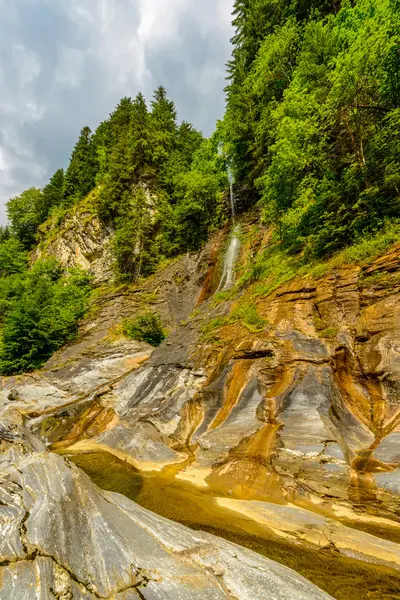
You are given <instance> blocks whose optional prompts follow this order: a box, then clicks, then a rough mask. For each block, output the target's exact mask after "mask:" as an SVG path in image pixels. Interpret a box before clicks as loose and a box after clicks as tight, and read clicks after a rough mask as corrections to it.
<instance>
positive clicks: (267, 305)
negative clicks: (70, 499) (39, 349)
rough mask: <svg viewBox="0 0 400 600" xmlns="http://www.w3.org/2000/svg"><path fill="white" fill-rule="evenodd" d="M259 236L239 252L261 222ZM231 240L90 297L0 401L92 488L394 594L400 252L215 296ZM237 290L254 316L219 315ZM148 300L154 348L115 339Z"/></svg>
mask: <svg viewBox="0 0 400 600" xmlns="http://www.w3.org/2000/svg"><path fill="white" fill-rule="evenodd" d="M260 239H261V242H260V245H259V246H258V247H257V248H252V249H251V248H249V247H248V246H246V244H244V246H243V248H242V259H241V260H242V261H243V260H244V258H245V256H248V255H249V252H250V251H251V252H253V253H254V252H257V251H258V249H261V248H262V247H263V245H265V244H267V243H268V233H267V232H266V233H265V235H262V234H261V235H260ZM225 242H226V236H225V234H224V233H223V232H222V233H220V234H218V235H216V236H215V237H214V238H213V239H212V240H211V241H210V242H209V244H208V245H207V247H206V248H205V249H204V250H203V252H201V253H199V254H197V255H189V256H186V257H183V258H181V259H179V260H177V261H174V262H172V263H171V264H169V265H167V266H166V267H165V268H164V269H162V270H160V271H159V272H158V273H157V274H156V275H154V276H153V277H151V278H149V279H148V280H146V281H145V282H144V283H141V284H140V285H137V286H134V287H131V288H125V289H123V290H120V291H118V290H117V291H113V292H109V293H108V294H103V295H102V296H100V297H99V300H98V301H97V303H96V305H95V306H94V307H93V311H92V314H91V315H89V317H88V319H87V320H86V322H85V323H84V324H83V325H82V328H81V334H80V337H79V339H78V340H77V342H76V343H75V344H73V345H71V346H69V347H66V348H65V349H63V350H62V351H61V352H59V353H57V354H56V355H55V356H54V357H53V358H52V359H51V361H50V362H49V363H48V365H47V366H46V368H45V369H43V370H42V371H41V372H39V373H36V374H32V375H30V376H28V377H21V378H12V379H8V380H5V381H4V382H3V384H4V400H3V410H7V411H10V410H12V411H15V410H18V411H19V412H22V413H23V415H24V421H25V426H26V427H27V429H28V430H29V431H30V435H34V436H37V437H39V438H40V439H41V440H42V441H43V442H44V443H45V444H46V445H47V446H48V447H49V448H50V450H51V451H53V452H57V453H60V454H67V455H68V456H69V457H70V458H71V459H72V460H74V461H75V462H76V463H77V464H78V465H79V466H81V467H82V469H84V470H85V471H86V472H87V473H89V474H90V475H91V477H92V479H93V480H94V481H95V482H97V483H98V484H99V485H100V487H103V488H105V489H108V490H111V491H122V492H123V493H124V494H126V495H128V496H129V497H130V498H132V499H135V500H136V501H137V502H138V503H139V504H141V505H142V506H145V507H146V508H150V509H151V510H154V511H155V512H158V513H160V514H162V515H163V516H167V517H170V518H173V519H174V520H178V521H181V522H183V523H185V524H186V525H190V526H192V527H195V528H199V527H200V528H207V529H209V530H211V531H216V532H218V533H219V534H222V535H224V536H225V537H229V538H230V539H235V540H236V541H240V542H241V543H245V544H247V545H250V546H251V547H255V548H257V549H258V550H259V551H260V552H263V553H264V554H267V555H268V556H270V557H272V558H277V559H278V560H279V561H280V562H284V563H285V564H287V565H289V566H291V567H293V568H295V569H296V570H298V571H299V572H301V573H302V574H305V575H306V576H307V577H309V578H311V579H312V580H313V581H314V582H315V583H317V584H318V585H319V586H321V587H323V588H325V589H326V590H327V591H329V592H331V593H332V595H334V596H335V597H337V598H343V599H344V598H352V599H356V598H360V600H361V599H362V598H365V597H367V595H366V594H367V592H368V593H370V592H371V588H373V589H376V590H377V591H376V594H375V595H374V592H371V594H372V595H370V596H369V597H371V598H376V599H378V598H385V597H388V598H390V597H392V596H390V593H392V592H393V593H398V591H399V590H400V578H399V569H400V552H399V546H398V542H399V540H400V523H399V519H398V514H399V508H400V503H399V490H400V479H399V470H398V467H399V465H400V451H399V444H398V442H399V439H400V407H399V397H400V394H399V392H400V390H399V386H400V383H399V382H400V360H399V340H400V320H399V317H398V306H399V300H400V277H399V272H400V258H399V252H400V248H399V247H395V248H393V249H392V250H391V251H389V252H388V253H386V254H385V255H384V256H381V257H380V258H379V259H377V260H375V261H374V262H371V263H370V264H368V265H364V266H357V265H351V266H343V267H342V268H337V269H334V270H332V271H330V272H329V273H327V274H326V275H325V276H323V277H321V278H314V277H311V276H308V277H303V278H295V279H293V280H292V281H290V282H289V283H287V284H284V285H281V286H280V287H278V288H277V289H276V290H275V291H274V292H272V293H269V294H265V295H258V296H253V297H250V296H248V295H246V294H247V291H246V290H243V291H242V292H240V296H239V297H237V296H232V294H231V295H229V294H225V295H224V294H219V295H217V296H215V293H214V292H215V291H216V290H217V288H218V282H219V278H220V275H221V270H222V262H223V254H224V251H225V250H224V248H225V245H226V244H225ZM229 296H230V297H229ZM238 301H239V302H240V303H241V306H242V307H243V306H244V307H246V305H247V303H250V302H251V303H254V304H255V307H256V311H257V315H258V317H259V319H261V320H260V321H259V322H258V324H257V326H254V325H251V323H250V324H249V323H246V322H245V319H232V318H230V316H231V315H232V313H233V312H234V311H235V307H236V305H237V302H238ZM144 307H145V308H146V310H151V311H153V312H155V313H157V314H160V315H161V317H162V319H163V322H164V324H165V326H166V327H167V328H168V329H169V331H171V334H170V335H169V337H168V338H167V340H166V341H165V342H164V343H163V344H162V345H161V346H160V347H159V348H158V349H157V350H155V351H154V352H152V349H151V348H150V347H149V346H148V345H147V344H143V343H138V342H134V341H129V340H125V339H123V338H122V337H121V336H120V334H119V333H118V327H117V325H118V323H119V321H120V320H121V319H122V318H125V317H128V316H133V315H135V314H137V313H138V312H140V311H142V310H143V308H144ZM210 323H211V324H214V325H213V327H212V328H211V327H210ZM13 414H14V413H13ZM50 456H52V455H50ZM40 460H42V459H40ZM49 460H52V459H49ZM60 460H61V459H60ZM121 461H123V462H121ZM57 464H58V463H57ZM60 464H61V463H60ZM127 465H129V467H128V466H127ZM63 468H64V467H63ZM126 468H129V469H131V472H130V475H129V477H127V480H128V481H129V484H126V485H127V487H124V485H125V484H124V485H123V484H121V478H122V477H124V478H126V473H125V472H124V475H122V472H123V471H124V469H126ZM107 469H108V470H109V472H108V473H107ZM117 471H118V475H117V474H116V473H117ZM74 472H75V471H74ZM132 473H134V475H132ZM132 480H134V481H135V485H133V487H132V485H131V481H132ZM85 481H86V480H85ZM96 493H97V492H96ZM130 510H131V509H130ZM132 510H133V509H132ZM135 510H136V509H135ZM299 547H300V548H301V549H302V551H301V553H300V554H301V556H299ZM90 551H91V550H90ZM352 560H354V563H351V564H350V563H347V562H346V561H352ZM367 565H370V566H369V567H368V566H367ZM371 565H372V566H371ZM363 569H364V570H363ZM338 572H339V573H340V574H341V576H342V577H343V582H342V586H341V588H342V589H343V590H344V592H340V590H339V591H338V590H336V588H335V584H334V576H335V575H336V576H337V574H338ZM99 577H100V576H99ZM377 581H379V584H377ZM383 581H384V583H383ZM336 592H337V593H336ZM192 593H193V592H192ZM246 593H247V592H246ZM285 593H286V592H285ZM290 594H291V592H287V593H286V595H283V596H282V597H284V598H292V597H293V598H294V597H295V598H300V597H301V596H300V595H295V596H292V595H290ZM256 596H257V597H260V598H261V597H262V596H261V595H260V593H259V592H258V595H257V594H256ZM1 597H3V596H1ZM4 597H5V598H8V597H9V596H4ZM11 597H12V596H11ZM78 597H79V596H78ZM89 597H90V596H89ZM143 597H146V598H147V597H149V598H150V597H152V596H151V595H149V596H147V595H146V592H143ZM166 597H170V596H168V595H167V596H166ZM188 597H189V596H188ZM190 597H191V598H193V595H192V596H190ZM199 597H202V596H199ZM204 597H205V596H204ZM209 597H211V596H209ZM216 597H217V596H216ZM222 597H225V596H222ZM229 597H230V596H229ZM233 597H238V598H245V597H246V595H245V593H244V592H240V590H239V592H238V593H237V595H236V596H235V593H233ZM268 597H269V598H273V597H275V596H274V595H270V596H268ZM278 597H279V596H278ZM307 597H310V598H311V597H313V596H312V595H310V596H307ZM316 597H318V596H316Z"/></svg>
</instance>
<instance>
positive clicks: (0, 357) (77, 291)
mask: <svg viewBox="0 0 400 600" xmlns="http://www.w3.org/2000/svg"><path fill="white" fill-rule="evenodd" d="M24 257H25V254H24V253H23V252H21V253H20V260H21V265H18V267H19V270H18V271H15V270H14V272H13V273H12V274H9V275H8V276H4V274H7V261H5V262H2V263H1V266H2V268H1V273H2V274H3V278H2V279H1V280H0V311H1V338H0V373H1V374H3V375H10V374H13V373H21V372H24V371H29V370H32V369H36V368H38V367H40V366H42V365H43V363H44V362H45V361H46V360H47V359H48V358H49V357H50V356H51V354H52V353H53V352H54V351H55V350H57V349H58V348H59V347H60V346H61V345H63V344H64V343H66V342H68V341H69V340H71V339H73V337H74V335H75V334H76V331H77V322H78V320H79V318H80V317H82V315H83V314H84V312H85V310H86V308H87V304H88V297H89V292H90V284H89V280H88V278H87V276H86V275H85V274H83V273H81V272H80V271H78V270H72V271H70V272H69V273H68V274H67V275H63V274H62V270H61V268H60V265H59V264H58V263H57V262H56V261H55V260H49V261H39V262H37V263H35V265H34V266H33V267H32V269H31V270H30V271H28V270H26V268H25V269H23V267H22V261H23V259H24ZM0 260H1V253H0ZM13 268H14V267H13ZM8 272H11V268H10V266H9V267H8Z"/></svg>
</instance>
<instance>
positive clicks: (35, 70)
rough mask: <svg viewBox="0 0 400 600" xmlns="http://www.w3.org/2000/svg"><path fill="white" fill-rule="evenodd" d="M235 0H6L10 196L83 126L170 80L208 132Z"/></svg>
mask: <svg viewBox="0 0 400 600" xmlns="http://www.w3.org/2000/svg"><path fill="white" fill-rule="evenodd" d="M232 3H233V0H202V1H201V2H198V1H195V0H168V2H166V0H68V1H67V2H66V1H65V0H13V1H12V2H8V1H7V0H0V85H1V90H2V92H1V97H0V222H5V211H4V203H5V202H6V201H7V199H8V198H10V197H12V196H14V195H16V194H19V193H20V192H21V191H23V190H24V189H26V188H27V187H31V186H39V187H40V186H43V185H44V184H45V183H46V181H47V180H48V178H49V177H50V176H51V175H52V173H53V172H54V171H55V170H56V169H57V168H59V167H60V166H65V165H66V164H67V162H68V157H69V154H70V152H71V150H72V147H73V144H74V142H75V140H76V139H77V136H78V134H79V131H80V129H81V127H82V126H83V125H89V126H90V127H92V128H94V127H96V125H97V124H98V123H99V121H101V120H103V119H104V118H105V117H106V116H107V115H108V113H109V112H111V111H112V109H113V108H114V107H115V105H116V104H117V103H118V100H119V99H120V98H121V97H122V96H134V95H136V93H137V92H138V91H139V90H141V91H143V92H144V93H145V95H146V97H147V98H148V99H150V98H151V94H152V91H153V89H155V88H156V87H157V86H158V85H160V84H161V85H164V86H165V87H166V88H167V90H168V95H169V96H170V98H171V99H173V100H174V101H175V103H176V105H177V108H178V112H179V117H180V119H182V120H183V119H186V120H189V121H191V122H193V123H194V124H195V126H196V127H198V128H199V129H201V130H203V131H204V132H205V133H206V134H209V133H210V132H211V131H212V130H213V127H214V124H215V120H216V119H217V118H220V117H221V116H222V114H223V108H224V94H223V88H224V85H225V80H224V77H225V62H226V61H227V60H228V58H229V54H230V45H229V38H230V37H231V34H232V32H231V25H230V20H231V9H232Z"/></svg>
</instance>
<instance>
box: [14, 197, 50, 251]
mask: <svg viewBox="0 0 400 600" xmlns="http://www.w3.org/2000/svg"><path fill="white" fill-rule="evenodd" d="M41 203H42V192H41V191H40V190H39V189H37V188H30V189H29V190H26V191H25V192H22V194H21V195H20V196H16V197H15V198H11V200H9V201H8V202H7V216H8V219H9V221H10V225H11V231H12V233H13V234H14V235H15V236H16V237H17V238H18V239H19V240H20V242H21V244H22V245H23V246H24V248H26V249H30V248H32V246H33V245H34V243H35V239H36V230H37V228H38V226H39V225H40V210H41V208H40V207H41Z"/></svg>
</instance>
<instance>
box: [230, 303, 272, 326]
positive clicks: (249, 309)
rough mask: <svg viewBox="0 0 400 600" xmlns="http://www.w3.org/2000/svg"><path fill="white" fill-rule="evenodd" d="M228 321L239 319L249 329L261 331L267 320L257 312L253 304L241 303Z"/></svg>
mask: <svg viewBox="0 0 400 600" xmlns="http://www.w3.org/2000/svg"><path fill="white" fill-rule="evenodd" d="M230 321H231V322H235V321H239V322H240V323H241V324H242V325H244V326H245V327H246V328H247V329H249V330H250V331H254V332H256V331H262V330H263V329H265V327H266V326H267V324H268V322H267V321H266V319H263V318H262V317H261V316H260V315H259V314H258V312H257V307H256V306H255V305H254V304H248V303H245V304H241V305H239V306H237V307H236V308H235V309H234V310H233V311H232V312H231V315H230Z"/></svg>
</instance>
